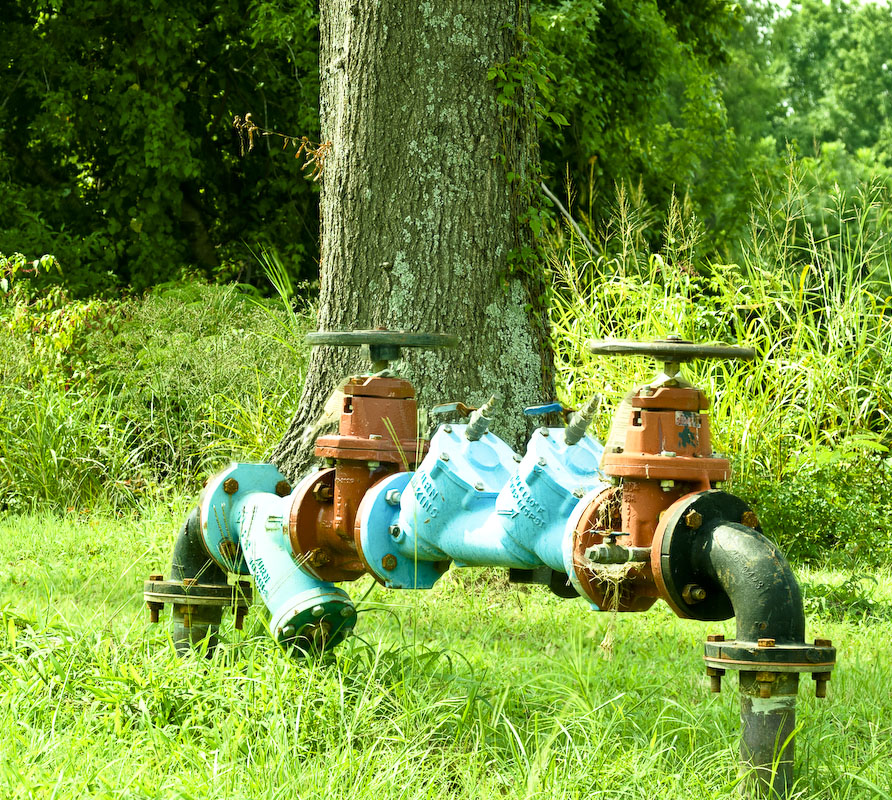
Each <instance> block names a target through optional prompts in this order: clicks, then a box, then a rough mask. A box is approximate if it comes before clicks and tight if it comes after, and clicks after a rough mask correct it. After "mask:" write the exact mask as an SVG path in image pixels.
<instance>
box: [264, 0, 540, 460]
mask: <svg viewBox="0 0 892 800" xmlns="http://www.w3.org/2000/svg"><path fill="white" fill-rule="evenodd" d="M320 12H321V25H320V31H321V37H320V38H321V54H320V74H321V76H322V80H321V119H322V135H321V138H322V140H323V142H326V143H327V142H330V143H331V145H330V152H329V153H328V154H327V156H326V159H325V168H324V172H323V176H322V194H321V215H322V232H323V236H322V249H321V265H320V276H321V290H320V306H319V323H318V324H319V328H320V329H323V330H349V329H352V328H373V327H377V326H383V327H386V328H390V329H403V328H405V329H409V330H418V331H430V330H440V331H448V332H454V333H456V334H458V335H459V337H460V339H461V344H460V345H459V347H458V348H456V349H454V350H440V351H430V352H411V353H406V358H405V359H404V362H403V363H404V365H405V369H404V372H405V374H406V375H408V377H410V378H411V379H412V380H413V381H414V382H415V384H416V386H417V387H419V389H420V396H421V398H422V401H423V402H424V403H425V404H428V405H429V404H431V403H433V402H436V401H444V400H463V401H465V402H468V403H471V404H475V405H479V404H481V403H483V402H484V401H485V400H486V399H487V398H488V397H489V395H490V394H492V393H493V392H496V393H497V394H498V395H499V396H500V398H499V399H500V401H501V404H502V407H501V410H500V411H499V413H498V414H497V419H496V423H495V427H496V429H497V430H498V432H499V435H501V436H503V437H504V438H506V440H507V441H509V442H511V441H513V442H515V443H519V442H520V440H521V439H522V438H523V436H524V434H525V433H526V431H527V423H526V421H525V419H524V417H523V416H522V415H521V413H520V412H521V409H522V408H523V406H525V405H529V404H532V403H537V402H540V401H542V400H545V399H551V398H552V386H551V384H552V365H551V357H550V352H549V348H548V343H547V336H546V330H545V323H544V310H543V309H542V308H541V305H540V303H541V300H542V298H543V293H544V288H543V281H542V277H541V275H542V273H541V270H538V269H536V266H537V265H536V264H535V262H534V261H533V259H532V254H531V250H530V248H529V244H528V237H529V234H530V232H531V230H530V226H529V224H526V225H525V224H523V223H522V222H521V221H520V220H521V217H522V216H523V215H524V212H526V211H527V210H528V208H529V207H530V203H531V193H532V191H533V188H534V187H535V186H536V185H537V183H538V172H537V169H536V161H535V154H536V147H535V136H534V132H535V129H534V122H535V120H534V114H535V106H534V100H533V95H532V84H534V83H535V81H536V79H537V68H536V65H535V63H534V62H531V61H530V60H529V59H527V58H526V54H525V49H524V35H525V32H526V30H527V25H528V6H527V5H526V3H524V2H520V3H518V2H517V0H500V2H491V3H480V2H477V0H451V2H441V3H435V4H433V3H412V4H406V3H404V2H402V1H401V0H383V1H382V2H380V3H359V4H355V5H348V4H345V3H342V2H337V1H336V0H322V3H321V6H320ZM527 217H529V215H528V214H527ZM360 363H361V361H360V360H359V354H358V353H357V352H356V350H355V349H350V348H344V349H334V348H330V347H320V348H317V349H316V350H315V351H314V352H313V355H312V358H311V361H310V367H309V371H308V377H307V381H306V384H305V387H304V392H303V397H302V400H301V405H300V408H299V410H298V413H297V416H296V418H295V421H294V423H293V424H292V426H291V429H290V430H289V432H288V433H287V434H286V436H285V438H284V439H283V441H282V443H281V444H280V445H279V447H278V448H277V450H276V452H275V453H274V456H273V460H274V461H276V463H277V464H278V466H279V467H280V469H282V470H283V471H284V472H285V473H286V474H289V475H294V474H296V473H298V472H299V471H300V470H301V469H302V467H303V465H304V463H305V462H306V460H307V457H308V455H311V453H312V426H313V424H314V423H315V422H316V420H317V418H318V417H319V415H320V411H321V409H322V405H323V403H324V402H325V400H326V398H327V397H328V396H329V394H330V393H331V391H332V388H333V387H334V386H337V385H338V381H339V379H340V378H342V377H343V376H344V375H346V374H349V373H351V372H355V371H356V368H357V367H358V366H359V364H360Z"/></svg>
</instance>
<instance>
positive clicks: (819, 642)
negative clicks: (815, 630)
mask: <svg viewBox="0 0 892 800" xmlns="http://www.w3.org/2000/svg"><path fill="white" fill-rule="evenodd" d="M815 647H833V642H832V641H831V640H830V639H815Z"/></svg>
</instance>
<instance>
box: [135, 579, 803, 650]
mask: <svg viewBox="0 0 892 800" xmlns="http://www.w3.org/2000/svg"><path fill="white" fill-rule="evenodd" d="M149 580H150V581H163V580H164V575H162V574H161V573H160V572H153V573H152V574H151V575H149ZM815 644H817V642H815Z"/></svg>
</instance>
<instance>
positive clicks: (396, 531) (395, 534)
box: [387, 525, 400, 539]
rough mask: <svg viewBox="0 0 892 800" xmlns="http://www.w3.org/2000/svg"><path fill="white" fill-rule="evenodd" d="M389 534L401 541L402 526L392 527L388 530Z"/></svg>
mask: <svg viewBox="0 0 892 800" xmlns="http://www.w3.org/2000/svg"><path fill="white" fill-rule="evenodd" d="M387 532H388V533H389V534H390V535H391V536H392V537H393V538H394V539H399V538H400V526H399V525H391V526H390V527H389V528H388V529H387Z"/></svg>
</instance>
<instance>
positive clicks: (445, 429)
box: [443, 425, 452, 433]
mask: <svg viewBox="0 0 892 800" xmlns="http://www.w3.org/2000/svg"><path fill="white" fill-rule="evenodd" d="M443 433H452V426H451V425H444V426H443Z"/></svg>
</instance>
